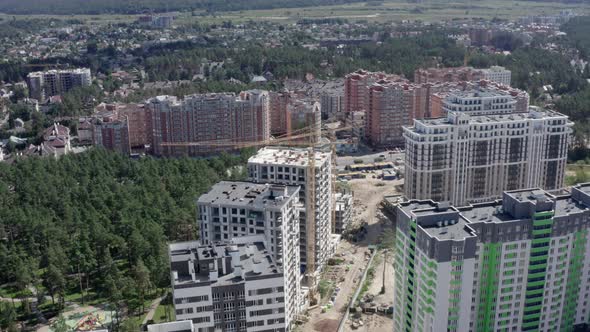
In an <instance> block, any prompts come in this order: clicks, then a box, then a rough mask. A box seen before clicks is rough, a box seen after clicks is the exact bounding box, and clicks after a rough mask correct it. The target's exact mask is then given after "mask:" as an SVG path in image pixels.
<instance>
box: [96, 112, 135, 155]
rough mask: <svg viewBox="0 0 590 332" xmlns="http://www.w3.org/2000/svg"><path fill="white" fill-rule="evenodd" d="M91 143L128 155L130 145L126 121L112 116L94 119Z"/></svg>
mask: <svg viewBox="0 0 590 332" xmlns="http://www.w3.org/2000/svg"><path fill="white" fill-rule="evenodd" d="M92 143H93V144H94V146H100V147H102V148H105V149H107V150H113V151H117V152H119V153H122V154H126V155H128V154H129V153H130V152H131V145H130V144H129V126H128V123H127V121H126V120H124V119H123V120H120V119H117V118H112V117H103V118H101V119H96V120H95V121H94V123H93V127H92Z"/></svg>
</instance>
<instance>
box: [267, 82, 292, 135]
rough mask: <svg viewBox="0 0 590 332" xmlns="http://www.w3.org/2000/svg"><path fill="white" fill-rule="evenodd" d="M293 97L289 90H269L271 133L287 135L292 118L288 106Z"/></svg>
mask: <svg viewBox="0 0 590 332" xmlns="http://www.w3.org/2000/svg"><path fill="white" fill-rule="evenodd" d="M292 98H293V96H292V95H291V93H290V92H289V91H280V92H276V91H270V92H269V99H270V106H269V107H270V110H269V112H270V133H271V135H285V134H286V133H287V132H288V131H289V127H290V125H291V124H290V123H289V122H290V120H291V119H290V117H289V113H288V109H287V108H288V106H289V103H290V102H291V99H292Z"/></svg>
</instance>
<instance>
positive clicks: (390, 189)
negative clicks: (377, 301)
mask: <svg viewBox="0 0 590 332" xmlns="http://www.w3.org/2000/svg"><path fill="white" fill-rule="evenodd" d="M370 176H371V174H369V177H370ZM400 183H401V181H399V180H396V181H382V180H379V179H373V178H367V179H355V180H351V181H349V184H350V185H351V188H352V190H353V192H354V210H353V221H352V222H353V225H360V224H361V223H363V222H365V221H366V222H367V224H368V227H367V236H366V237H365V238H364V239H363V240H362V241H360V242H358V243H351V242H349V241H347V240H342V242H341V243H340V244H339V246H338V249H337V251H336V255H335V257H340V258H343V259H344V260H345V263H344V264H343V265H346V266H348V267H349V270H348V272H346V271H344V270H340V271H339V272H340V273H341V278H340V280H339V282H337V283H336V286H337V287H339V288H340V292H339V293H338V295H337V296H336V299H335V301H334V306H333V308H331V309H329V310H327V311H326V312H325V313H322V312H321V308H320V307H317V308H314V309H312V310H310V311H309V320H308V321H307V322H306V323H305V324H303V325H301V326H299V327H298V329H297V330H298V331H305V332H307V331H317V332H332V331H336V330H337V328H338V325H339V323H340V320H341V319H342V317H343V315H344V312H345V309H346V307H347V306H348V303H349V301H350V298H351V297H352V295H353V294H354V292H355V291H356V289H357V287H358V283H359V280H360V278H361V277H362V273H363V271H364V269H365V267H366V265H367V262H368V257H369V254H368V252H369V250H368V245H371V244H377V242H378V239H379V236H380V234H381V233H382V232H383V230H385V229H386V228H387V227H389V226H388V225H387V224H386V220H387V219H386V218H384V217H383V216H382V215H381V214H380V213H378V206H379V204H380V203H381V201H382V200H383V197H384V196H386V195H395V194H398V192H397V191H396V189H395V187H396V186H397V185H399V184H400ZM353 227H354V226H353ZM388 260H391V259H388ZM381 261H383V260H381ZM382 276H383V265H382V264H381V265H380V266H379V267H377V268H376V274H375V281H374V284H372V287H371V289H370V292H373V288H375V289H376V291H375V293H379V292H380V290H381V284H382ZM391 277H393V268H392V266H391V265H388V266H387V267H386V280H385V283H386V293H385V294H383V297H384V298H391V300H389V301H388V302H387V303H389V302H393V295H391V294H392V293H393V289H392V287H393V283H392V282H391V281H390V280H389V278H391ZM375 284H378V285H377V286H375ZM363 319H364V317H363ZM349 324H350V320H349V322H347V324H346V325H347V327H346V328H345V329H350V327H349ZM364 328H365V326H363V327H362V329H364ZM366 328H367V329H369V328H370V329H371V332H380V331H391V330H392V329H393V321H392V320H391V319H390V318H387V317H383V316H377V315H373V316H367V324H366ZM362 329H358V330H356V331H364V330H362ZM366 331H368V330H366Z"/></svg>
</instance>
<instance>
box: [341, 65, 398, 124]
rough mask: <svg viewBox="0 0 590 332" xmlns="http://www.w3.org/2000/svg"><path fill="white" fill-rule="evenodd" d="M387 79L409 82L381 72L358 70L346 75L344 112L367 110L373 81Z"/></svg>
mask: <svg viewBox="0 0 590 332" xmlns="http://www.w3.org/2000/svg"><path fill="white" fill-rule="evenodd" d="M381 80H387V81H391V82H408V81H407V80H406V79H404V78H402V77H400V76H397V75H393V74H385V73H381V72H369V71H366V70H362V69H361V70H357V71H355V72H354V73H350V74H348V75H346V77H345V80H344V112H345V113H346V114H349V113H351V112H359V111H366V110H367V108H368V104H369V91H368V89H369V87H370V86H371V85H373V83H375V82H378V81H381Z"/></svg>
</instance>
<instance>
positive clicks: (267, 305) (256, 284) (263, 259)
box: [151, 236, 298, 332]
mask: <svg viewBox="0 0 590 332" xmlns="http://www.w3.org/2000/svg"><path fill="white" fill-rule="evenodd" d="M170 264H171V272H172V273H171V274H172V278H171V279H172V289H173V291H172V293H173V299H174V308H175V310H176V320H178V321H185V320H190V321H192V324H186V326H184V325H183V326H182V327H184V328H191V329H192V330H182V331H185V332H209V331H222V332H232V331H252V332H256V331H289V330H290V327H291V325H292V322H293V320H294V318H295V315H296V313H297V308H298V299H297V298H293V297H292V293H293V291H294V290H296V289H297V283H298V281H297V282H296V283H295V284H292V283H291V282H290V281H289V278H288V273H286V272H285V271H284V270H283V269H282V268H281V267H280V266H279V265H277V264H276V263H275V261H274V258H273V255H272V254H271V253H269V252H268V251H267V248H266V247H265V241H264V239H263V238H262V237H261V236H259V237H245V238H239V239H235V240H233V241H232V242H229V243H215V244H210V245H202V244H200V243H199V242H185V243H174V244H171V245H170ZM170 325H172V326H170ZM179 325H182V323H177V324H169V325H168V326H166V325H164V326H153V327H151V331H178V330H177V329H178V328H179ZM191 325H192V326H191Z"/></svg>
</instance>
